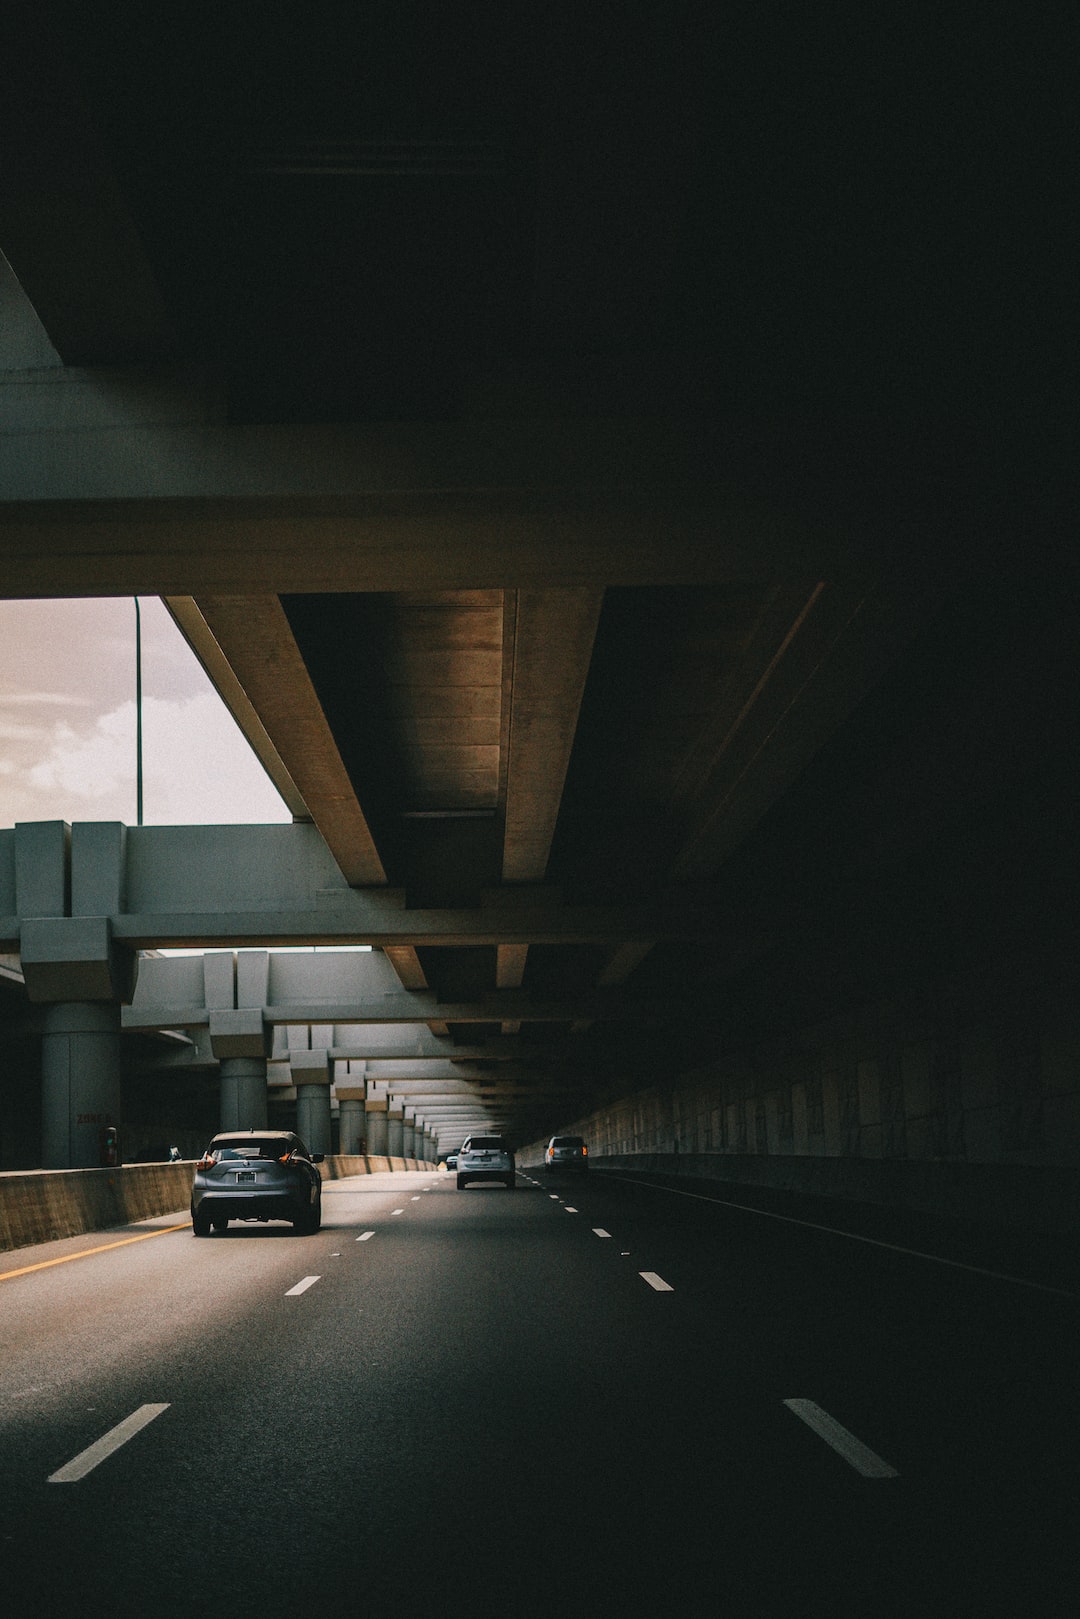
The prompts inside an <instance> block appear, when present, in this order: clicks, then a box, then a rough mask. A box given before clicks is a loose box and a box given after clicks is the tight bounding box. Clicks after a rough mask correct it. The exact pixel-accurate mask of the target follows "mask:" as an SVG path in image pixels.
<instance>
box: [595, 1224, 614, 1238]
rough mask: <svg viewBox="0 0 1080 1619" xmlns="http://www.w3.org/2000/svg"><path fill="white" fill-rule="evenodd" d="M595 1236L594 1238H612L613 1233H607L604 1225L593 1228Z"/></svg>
mask: <svg viewBox="0 0 1080 1619" xmlns="http://www.w3.org/2000/svg"><path fill="white" fill-rule="evenodd" d="M593 1236H594V1237H610V1236H611V1232H610V1231H605V1230H604V1228H603V1226H602V1225H594V1226H593Z"/></svg>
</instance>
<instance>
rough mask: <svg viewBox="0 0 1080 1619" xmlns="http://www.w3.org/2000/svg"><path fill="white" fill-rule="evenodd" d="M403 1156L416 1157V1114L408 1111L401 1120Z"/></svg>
mask: <svg viewBox="0 0 1080 1619" xmlns="http://www.w3.org/2000/svg"><path fill="white" fill-rule="evenodd" d="M401 1156H402V1157H403V1158H415V1157H416V1114H415V1113H412V1112H406V1113H405V1114H404V1115H403V1117H402V1120H401Z"/></svg>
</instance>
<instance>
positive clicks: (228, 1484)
mask: <svg viewBox="0 0 1080 1619" xmlns="http://www.w3.org/2000/svg"><path fill="white" fill-rule="evenodd" d="M541 1182H543V1184H541ZM324 1192H325V1196H324V1224H323V1229H322V1230H321V1232H319V1233H318V1234H317V1235H315V1236H311V1237H297V1236H294V1235H293V1233H292V1231H291V1229H290V1228H289V1227H287V1226H284V1225H269V1226H258V1225H246V1224H233V1225H231V1226H230V1228H229V1230H228V1232H227V1233H225V1234H223V1235H220V1236H218V1235H215V1236H213V1237H211V1238H209V1239H206V1240H196V1239H195V1238H194V1237H193V1236H192V1233H191V1229H190V1225H188V1223H187V1222H186V1220H185V1219H184V1217H183V1216H182V1215H178V1216H176V1217H175V1218H173V1219H163V1220H158V1221H154V1222H150V1223H147V1224H143V1225H139V1226H129V1227H125V1228H123V1229H120V1230H116V1231H111V1232H107V1233H101V1232H98V1233H93V1234H90V1235H87V1236H84V1237H79V1238H73V1239H70V1240H68V1241H65V1242H61V1243H50V1244H47V1245H44V1246H42V1247H39V1248H34V1249H24V1250H21V1251H20V1252H18V1253H15V1254H11V1253H9V1254H2V1255H0V1278H2V1279H0V1556H2V1569H3V1573H2V1585H0V1590H2V1592H3V1594H4V1598H5V1599H10V1600H11V1602H12V1604H13V1605H12V1607H11V1608H10V1609H9V1610H8V1611H10V1612H11V1613H12V1614H15V1613H23V1612H33V1613H35V1614H38V1615H47V1616H50V1619H51V1616H53V1615H57V1616H59V1615H65V1616H66V1615H69V1614H70V1615H79V1614H84V1613H87V1612H90V1613H94V1614H97V1613H110V1614H113V1615H117V1616H126V1615H138V1616H140V1619H146V1616H164V1619H172V1616H174V1615H181V1614H182V1615H196V1614H206V1615H213V1616H218V1615H221V1616H229V1619H248V1616H254V1615H260V1616H262V1615H265V1616H277V1615H286V1614H287V1615H294V1614H295V1615H298V1616H300V1615H307V1614H311V1613H315V1612H320V1613H336V1612H341V1613H345V1614H365V1615H368V1614H370V1615H375V1616H376V1619H382V1616H384V1615H385V1616H387V1619H391V1616H395V1615H413V1614H416V1615H420V1614H425V1615H426V1614H433V1613H439V1612H449V1613H458V1612H473V1613H477V1614H480V1615H494V1614H502V1613H506V1614H517V1615H532V1614H537V1615H539V1614H565V1615H574V1616H576V1615H582V1616H586V1615H588V1616H592V1615H598V1616H606V1615H609V1614H612V1615H614V1614H622V1615H637V1614H649V1615H654V1614H655V1615H669V1614H672V1615H674V1614H679V1615H683V1614H691V1615H698V1614H702V1615H713V1614H715V1615H726V1616H733V1619H739V1616H742V1615H747V1616H757V1615H770V1616H771V1615H774V1614H776V1615H792V1616H797V1615H811V1614H813V1615H816V1614H831V1615H837V1616H845V1619H846V1616H848V1615H852V1616H855V1615H857V1616H859V1619H868V1616H871V1615H879V1614H882V1615H903V1616H924V1615H937V1614H942V1615H944V1614H948V1615H956V1616H964V1615H968V1614H970V1615H987V1614H995V1615H996V1614H1008V1615H1015V1616H1018V1619H1019V1616H1027V1615H1039V1616H1042V1615H1055V1616H1056V1615H1062V1616H1065V1615H1070V1616H1071V1615H1073V1614H1075V1613H1077V1612H1080V1581H1078V1578H1077V1575H1078V1562H1080V1557H1078V1551H1077V1548H1078V1545H1080V1521H1078V1513H1077V1508H1078V1505H1080V1489H1078V1482H1080V1480H1078V1465H1077V1437H1078V1435H1077V1406H1078V1396H1077V1387H1078V1381H1080V1380H1078V1376H1077V1349H1078V1330H1077V1329H1078V1316H1080V1289H1076V1290H1074V1289H1073V1288H1071V1287H1070V1286H1069V1285H1062V1278H1061V1277H1055V1278H1054V1279H1052V1280H1047V1279H1046V1277H1043V1278H1042V1279H1041V1280H1033V1275H1032V1273H1030V1272H1029V1274H1028V1275H1027V1276H1016V1277H1013V1276H1012V1275H1010V1274H1000V1275H995V1274H987V1272H988V1271H989V1270H991V1269H993V1267H991V1266H987V1265H981V1266H975V1265H974V1264H973V1263H972V1261H971V1256H967V1257H966V1258H964V1259H963V1260H962V1261H959V1262H958V1261H957V1259H956V1255H955V1253H954V1254H953V1255H952V1260H951V1262H949V1263H942V1262H940V1256H939V1257H938V1258H935V1257H933V1256H930V1255H925V1254H924V1253H923V1252H921V1251H920V1252H906V1251H903V1249H904V1247H905V1245H904V1244H902V1243H897V1242H895V1241H894V1240H893V1241H892V1243H891V1246H886V1245H884V1243H883V1241H882V1239H881V1238H880V1236H879V1237H878V1238H877V1239H876V1240H873V1241H869V1240H855V1239H853V1238H852V1236H850V1235H848V1236H841V1235H837V1234H835V1233H833V1232H832V1231H830V1230H822V1229H817V1224H820V1223H821V1222H820V1220H819V1221H818V1222H816V1223H805V1211H797V1210H796V1208H795V1205H794V1204H789V1205H788V1206H787V1213H786V1215H785V1216H784V1217H783V1218H780V1217H778V1211H779V1208H780V1205H779V1204H778V1203H777V1202H776V1200H775V1199H774V1200H773V1209H772V1211H771V1212H766V1211H764V1210H759V1211H757V1212H755V1211H751V1210H750V1209H747V1208H737V1207H733V1206H731V1204H730V1202H724V1201H722V1200H720V1199H719V1198H718V1197H697V1196H688V1195H686V1194H685V1192H684V1193H680V1192H677V1191H674V1190H665V1189H662V1188H656V1187H645V1186H642V1185H641V1184H637V1183H634V1182H632V1181H629V1180H613V1179H611V1178H609V1177H607V1176H600V1175H598V1174H595V1173H594V1174H593V1175H592V1177H591V1178H590V1179H587V1180H585V1181H583V1182H576V1181H571V1182H556V1183H552V1184H549V1183H548V1182H547V1181H546V1180H545V1179H544V1177H543V1176H542V1175H541V1173H540V1172H539V1171H536V1172H531V1174H529V1175H526V1176H522V1177H521V1178H520V1180H519V1186H518V1189H517V1191H515V1192H514V1193H512V1194H511V1193H509V1192H507V1191H505V1190H504V1189H503V1188H502V1187H501V1186H490V1187H485V1186H474V1187H470V1188H469V1189H468V1190H466V1191H464V1192H458V1191H457V1190H456V1189H455V1185H454V1178H453V1176H452V1175H446V1174H437V1173H435V1172H432V1173H430V1174H426V1173H425V1174H412V1175H404V1174H399V1175H375V1176H370V1177H366V1178H358V1179H355V1180H349V1181H339V1182H330V1183H327V1184H326V1186H325V1188H324ZM176 1227H179V1229H174V1228H176ZM889 1235H890V1239H893V1238H895V1233H890V1234H889ZM1066 1284H1067V1279H1066ZM2 1605H6V1604H4V1603H0V1606H2Z"/></svg>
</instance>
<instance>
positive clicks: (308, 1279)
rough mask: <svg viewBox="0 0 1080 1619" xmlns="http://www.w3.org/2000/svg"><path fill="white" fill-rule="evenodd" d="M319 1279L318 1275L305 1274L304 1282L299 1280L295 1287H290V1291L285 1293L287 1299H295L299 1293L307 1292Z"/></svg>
mask: <svg viewBox="0 0 1080 1619" xmlns="http://www.w3.org/2000/svg"><path fill="white" fill-rule="evenodd" d="M318 1280H319V1278H318V1277H317V1276H305V1277H304V1280H303V1281H302V1282H297V1284H296V1286H295V1287H290V1288H289V1290H288V1292H287V1293H286V1294H285V1297H286V1298H287V1299H293V1298H295V1297H296V1295H297V1294H298V1293H306V1292H307V1290H308V1288H309V1287H314V1286H315V1283H316V1282H317V1281H318Z"/></svg>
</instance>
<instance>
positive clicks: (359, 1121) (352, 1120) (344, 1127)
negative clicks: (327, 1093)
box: [337, 1085, 366, 1153]
mask: <svg viewBox="0 0 1080 1619" xmlns="http://www.w3.org/2000/svg"><path fill="white" fill-rule="evenodd" d="M337 1096H338V1107H339V1109H340V1118H339V1131H338V1147H339V1150H340V1151H341V1152H343V1153H357V1152H362V1151H363V1146H362V1142H363V1140H364V1120H365V1118H366V1114H365V1113H364V1091H363V1086H360V1087H359V1089H357V1090H354V1089H353V1088H352V1087H350V1089H349V1090H347V1091H343V1090H342V1088H341V1086H340V1085H339V1086H338V1093H337Z"/></svg>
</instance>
